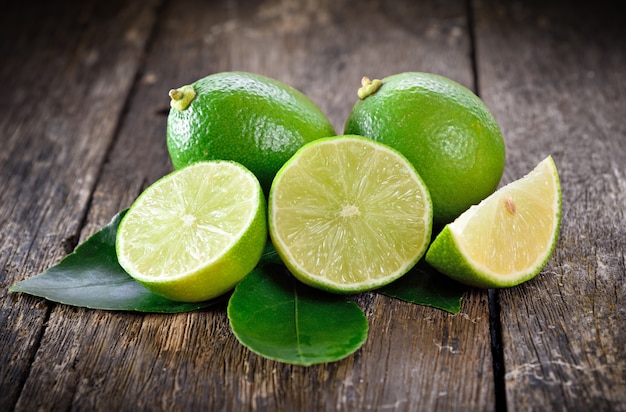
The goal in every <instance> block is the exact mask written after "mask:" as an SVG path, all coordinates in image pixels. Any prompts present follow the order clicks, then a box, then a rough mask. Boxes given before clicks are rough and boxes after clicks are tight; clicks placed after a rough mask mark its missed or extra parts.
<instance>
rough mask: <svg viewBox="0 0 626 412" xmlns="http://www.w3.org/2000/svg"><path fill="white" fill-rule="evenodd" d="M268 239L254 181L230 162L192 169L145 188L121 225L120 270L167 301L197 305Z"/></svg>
mask: <svg viewBox="0 0 626 412" xmlns="http://www.w3.org/2000/svg"><path fill="white" fill-rule="evenodd" d="M266 240H267V224H266V208H265V198H264V196H263V194H262V190H261V187H260V185H259V182H258V180H257V179H256V178H255V176H254V175H253V174H252V173H251V172H249V171H248V170H247V169H245V168H244V167H243V166H241V165H239V164H237V163H234V162H228V161H211V162H198V163H195V164H193V165H191V166H188V167H186V168H183V169H180V170H178V171H175V172H173V173H171V174H169V175H167V176H165V177H163V178H162V179H160V180H159V181H157V182H155V183H154V184H153V185H151V186H150V187H148V188H147V189H146V190H145V191H144V192H143V193H142V194H141V195H140V196H139V197H138V198H137V200H136V201H135V202H134V203H133V205H132V206H131V207H130V209H129V211H128V212H127V214H126V215H125V216H124V218H123V219H122V221H121V222H120V226H119V229H118V234H117V239H116V249H117V254H118V260H119V263H120V265H121V266H122V267H123V268H124V269H125V270H126V271H127V272H128V274H129V275H130V276H132V277H133V278H134V279H135V280H137V281H138V282H140V283H142V284H143V285H144V286H146V287H147V288H148V289H150V290H152V291H153V292H155V293H157V294H159V295H161V296H164V297H166V298H169V299H172V300H176V301H184V302H195V301H202V300H207V299H211V298H215V297H217V296H219V295H221V294H223V293H225V292H227V291H228V290H230V289H232V288H233V287H234V286H235V285H236V284H237V283H238V282H239V281H240V280H241V279H242V278H243V277H244V276H245V275H246V274H248V273H249V272H250V271H251V270H252V269H253V268H254V266H255V265H256V264H257V263H258V261H259V259H260V257H261V253H262V251H263V248H264V246H265V242H266Z"/></svg>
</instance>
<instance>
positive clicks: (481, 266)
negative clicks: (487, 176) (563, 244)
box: [426, 156, 561, 288]
mask: <svg viewBox="0 0 626 412" xmlns="http://www.w3.org/2000/svg"><path fill="white" fill-rule="evenodd" d="M560 223H561V187H560V183H559V175H558V173H557V169H556V165H555V164H554V161H553V160H552V157H550V156H548V157H547V158H546V159H545V160H543V161H542V162H541V163H539V164H538V165H537V167H536V168H535V169H534V170H533V171H531V172H530V173H529V174H528V175H526V176H524V177H523V178H521V179H519V180H517V181H515V182H512V183H509V184H508V185H506V186H504V187H502V188H500V189H499V190H498V191H497V192H495V193H493V194H492V195H491V196H489V197H488V198H486V199H485V200H483V201H482V202H481V203H479V204H478V205H475V206H472V207H471V208H470V209H468V210H467V211H466V212H464V213H463V214H462V215H461V216H459V217H458V218H457V219H456V220H455V221H454V222H452V223H450V224H448V225H447V226H445V228H444V229H443V230H442V231H441V233H440V234H439V235H438V236H437V237H436V238H435V240H434V241H433V243H432V245H431V247H430V249H429V250H428V253H427V254H426V261H427V262H428V263H430V264H431V265H432V266H434V267H435V268H437V269H438V270H439V271H440V272H442V273H444V274H446V275H448V276H449V277H451V278H454V279H456V280H458V281H459V282H462V283H465V284H468V285H472V286H477V287H483V288H502V287H511V286H515V285H518V284H520V283H522V282H525V281H527V280H530V279H532V278H533V277H535V276H536V275H537V274H538V273H539V272H541V270H542V269H543V267H544V266H545V265H546V263H547V262H548V260H549V259H550V256H551V255H552V252H553V250H554V247H555V245H556V241H557V238H558V234H559V227H560Z"/></svg>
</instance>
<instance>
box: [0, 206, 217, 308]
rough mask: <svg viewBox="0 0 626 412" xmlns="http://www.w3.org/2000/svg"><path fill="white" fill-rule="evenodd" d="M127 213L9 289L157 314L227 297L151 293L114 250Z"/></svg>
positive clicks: (61, 300) (90, 305) (76, 303)
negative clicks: (186, 298)
mask: <svg viewBox="0 0 626 412" xmlns="http://www.w3.org/2000/svg"><path fill="white" fill-rule="evenodd" d="M124 213H126V211H122V212H120V213H118V214H117V215H115V217H114V218H113V219H112V220H111V222H110V223H109V224H108V225H106V226H104V227H103V228H102V229H100V231H98V232H97V233H95V234H93V235H92V236H91V237H89V238H88V239H87V240H86V241H85V242H83V243H82V244H80V245H79V246H78V247H77V248H76V249H75V250H74V252H72V253H70V254H69V255H67V256H66V257H65V258H63V259H62V260H61V261H60V262H59V263H58V264H56V265H55V266H52V267H50V268H49V269H48V270H46V271H45V272H43V273H41V274H39V275H36V276H33V277H31V278H29V279H26V280H23V281H21V282H19V283H17V284H15V285H13V286H12V287H11V288H10V289H9V291H11V292H22V293H27V294H30V295H34V296H39V297H43V298H45V299H47V300H50V301H52V302H58V303H63V304H66V305H73V306H82V307H86V308H91V309H104V310H125V311H138V312H158V313H175V312H186V311H190V310H196V309H200V308H203V307H206V306H210V305H213V304H215V303H218V302H220V301H224V300H225V298H221V299H220V298H218V299H215V300H211V301H206V302H201V303H181V302H174V301H171V300H168V299H165V298H163V297H161V296H159V295H156V294H154V293H152V292H150V291H149V290H148V289H146V288H145V287H143V286H142V285H141V284H139V283H137V282H136V281H135V280H134V279H133V278H131V277H130V276H129V275H128V274H127V273H126V272H125V271H124V270H123V269H122V268H121V266H120V265H119V264H118V263H117V256H116V253H115V235H116V233H117V227H118V225H119V223H120V220H121V218H122V216H123V215H124Z"/></svg>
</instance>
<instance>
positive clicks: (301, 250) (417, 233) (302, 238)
mask: <svg viewBox="0 0 626 412" xmlns="http://www.w3.org/2000/svg"><path fill="white" fill-rule="evenodd" d="M269 227H270V236H271V237H272V241H273V243H274V246H275V247H276V250H277V252H278V254H279V255H280V256H281V258H282V259H283V261H284V262H285V264H286V266H287V267H288V268H289V269H290V271H291V272H292V273H293V274H294V276H296V277H297V278H298V279H300V280H301V281H302V282H304V283H306V284H309V285H311V286H314V287H318V288H321V289H325V290H329V291H333V292H340V293H341V292H344V293H349V292H361V291H365V290H370V289H373V288H376V287H380V286H383V285H385V284H388V283H390V282H391V281H393V280H395V279H397V278H398V277H400V276H402V275H403V274H404V273H406V272H407V271H408V270H409V269H410V268H411V267H413V266H414V265H415V263H416V262H417V261H418V260H419V258H420V257H421V256H422V255H423V254H424V252H425V250H426V247H427V246H428V243H429V241H430V235H431V229H432V203H431V200H430V195H429V193H428V189H427V188H426V186H425V185H424V183H423V181H422V179H421V178H420V176H419V175H418V174H417V172H416V171H415V169H414V168H413V166H412V165H411V164H410V163H409V161H408V160H406V158H404V157H403V156H402V155H401V154H400V153H398V152H397V151H395V150H393V149H391V148H390V147H388V146H385V145H383V144H380V143H377V142H374V141H373V140H370V139H366V138H362V137H357V136H340V137H333V138H324V139H319V140H316V141H314V142H312V143H309V144H307V145H305V146H304V147H303V148H301V149H300V150H299V151H298V152H297V153H296V154H295V155H294V156H293V157H292V158H291V159H290V160H289V161H288V162H287V163H286V164H285V165H284V166H283V167H282V168H281V169H280V171H279V172H278V174H277V176H276V179H275V180H274V183H273V184H272V188H271V191H270V200H269Z"/></svg>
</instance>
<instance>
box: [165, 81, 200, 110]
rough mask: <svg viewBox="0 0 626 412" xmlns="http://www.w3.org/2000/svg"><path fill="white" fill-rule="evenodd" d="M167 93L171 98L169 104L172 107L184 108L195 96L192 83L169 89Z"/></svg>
mask: <svg viewBox="0 0 626 412" xmlns="http://www.w3.org/2000/svg"><path fill="white" fill-rule="evenodd" d="M169 95H170V98H171V99H172V100H171V101H170V106H171V107H172V108H173V109H178V110H185V109H186V108H187V107H189V104H190V103H191V101H192V100H193V99H194V98H195V97H196V91H195V90H194V89H193V86H192V85H186V86H183V87H180V88H178V89H172V90H170V92H169Z"/></svg>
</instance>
